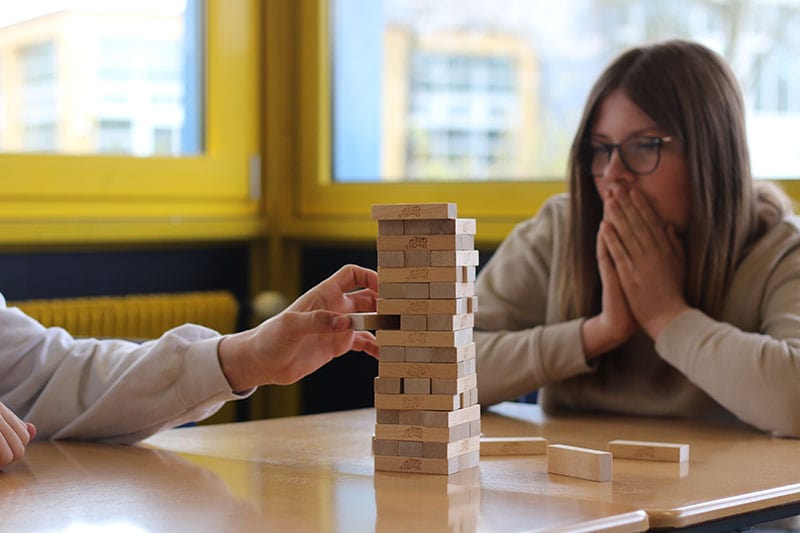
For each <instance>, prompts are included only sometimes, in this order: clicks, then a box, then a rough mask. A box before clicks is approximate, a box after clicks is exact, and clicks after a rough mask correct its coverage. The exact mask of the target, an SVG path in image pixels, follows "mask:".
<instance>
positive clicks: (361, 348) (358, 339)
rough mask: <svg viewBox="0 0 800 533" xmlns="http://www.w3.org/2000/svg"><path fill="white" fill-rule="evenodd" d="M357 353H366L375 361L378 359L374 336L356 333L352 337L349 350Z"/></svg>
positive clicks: (362, 332)
mask: <svg viewBox="0 0 800 533" xmlns="http://www.w3.org/2000/svg"><path fill="white" fill-rule="evenodd" d="M350 349H351V350H355V351H357V352H367V353H368V354H370V355H371V356H372V357H374V358H375V359H378V343H377V342H376V341H375V335H373V334H372V333H370V332H369V331H356V332H355V336H354V337H353V346H352V347H351V348H350Z"/></svg>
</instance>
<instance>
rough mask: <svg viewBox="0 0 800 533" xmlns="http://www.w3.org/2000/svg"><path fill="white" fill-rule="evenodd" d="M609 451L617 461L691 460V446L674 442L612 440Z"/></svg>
mask: <svg viewBox="0 0 800 533" xmlns="http://www.w3.org/2000/svg"><path fill="white" fill-rule="evenodd" d="M608 451H609V452H611V454H612V455H613V456H614V458H615V459H639V460H642V461H666V462H674V463H682V462H684V461H688V460H689V445H688V444H680V443H673V442H649V441H638V440H612V441H610V442H609V443H608Z"/></svg>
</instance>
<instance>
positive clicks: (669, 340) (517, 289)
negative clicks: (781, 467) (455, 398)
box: [475, 195, 800, 436]
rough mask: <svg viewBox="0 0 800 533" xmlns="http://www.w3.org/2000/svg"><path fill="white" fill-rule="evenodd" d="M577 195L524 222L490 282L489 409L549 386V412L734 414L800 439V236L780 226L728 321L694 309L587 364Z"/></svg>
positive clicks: (736, 291) (751, 258)
mask: <svg viewBox="0 0 800 533" xmlns="http://www.w3.org/2000/svg"><path fill="white" fill-rule="evenodd" d="M567 210H568V203H567V198H566V196H564V195H560V196H557V197H554V198H552V199H550V200H549V201H548V202H547V203H546V204H545V205H544V206H543V207H542V209H541V212H540V213H539V215H538V216H537V217H535V218H532V219H530V220H527V221H525V222H523V223H521V224H520V225H519V226H517V227H516V228H515V229H514V231H513V232H512V233H511V234H510V235H509V237H508V238H507V239H506V240H505V241H504V242H503V243H502V244H501V245H500V247H499V248H498V250H497V252H496V253H495V254H494V256H493V257H492V259H491V260H490V261H489V262H488V263H487V264H486V266H485V267H484V268H483V270H482V272H481V274H480V276H479V277H478V281H477V287H476V292H477V294H478V298H479V302H480V305H479V307H478V312H477V314H476V318H475V336H476V340H477V344H478V361H477V363H478V390H479V394H480V398H481V403H482V404H483V405H491V404H494V403H497V402H500V401H503V400H508V399H514V398H517V397H519V396H520V395H522V394H527V393H529V392H532V391H534V390H537V389H540V388H541V390H540V402H541V403H542V405H543V408H544V409H545V410H546V411H548V412H554V411H559V410H562V411H563V410H581V411H598V412H610V413H621V414H631V415H647V416H667V417H683V418H699V419H720V418H730V417H731V415H735V416H736V417H738V418H739V419H741V420H742V421H744V422H746V423H747V424H750V425H752V426H755V427H757V428H759V429H761V430H764V431H770V432H773V433H775V434H778V435H791V436H800V231H798V229H797V228H796V227H795V226H794V225H793V224H791V223H790V222H788V221H784V222H780V223H778V224H777V225H775V226H773V227H772V228H771V229H770V230H768V232H767V233H766V234H765V235H764V236H763V237H762V238H761V239H760V240H759V241H758V242H757V243H755V244H754V245H753V246H752V247H751V249H750V251H749V252H748V254H747V256H746V257H745V258H744V260H743V261H742V262H741V264H740V266H739V268H738V270H737V271H736V274H735V276H734V279H733V283H732V284H731V288H730V291H729V293H728V296H727V299H726V304H725V307H724V309H723V312H722V315H721V319H720V320H715V319H713V318H711V317H709V316H708V315H706V314H704V313H702V312H700V311H698V310H691V311H686V312H685V313H683V314H681V315H680V316H678V317H677V318H675V319H674V320H673V321H672V322H671V323H670V324H668V326H667V327H666V328H665V329H664V331H663V332H662V333H661V335H660V336H659V337H658V339H657V340H656V342H655V343H654V342H653V341H652V340H651V339H650V338H649V337H647V336H646V335H645V334H644V333H641V334H639V335H637V336H635V337H634V338H633V339H631V340H630V341H629V342H628V343H627V344H625V345H623V346H622V347H620V348H619V349H618V350H616V351H614V352H610V353H608V354H606V355H603V356H601V357H600V358H599V359H597V360H595V361H597V364H596V365H593V366H589V365H588V364H587V363H586V360H585V357H584V353H583V347H582V343H581V335H580V327H581V323H582V321H583V319H578V320H571V321H566V322H565V321H564V317H563V316H561V315H560V311H559V305H558V302H559V299H560V295H559V290H558V285H559V284H558V279H557V276H558V274H560V273H561V272H563V267H562V265H560V264H559V261H560V260H561V257H562V254H561V251H562V248H563V246H564V245H565V240H566V238H567V230H566V226H567Z"/></svg>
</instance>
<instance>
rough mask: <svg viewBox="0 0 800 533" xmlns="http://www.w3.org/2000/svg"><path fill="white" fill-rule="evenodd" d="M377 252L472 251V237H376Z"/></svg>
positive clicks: (473, 242) (473, 241)
mask: <svg viewBox="0 0 800 533" xmlns="http://www.w3.org/2000/svg"><path fill="white" fill-rule="evenodd" d="M375 245H376V248H377V249H378V251H386V250H474V249H475V236H474V235H378V237H377V238H376V239H375Z"/></svg>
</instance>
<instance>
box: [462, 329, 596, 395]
mask: <svg viewBox="0 0 800 533" xmlns="http://www.w3.org/2000/svg"><path fill="white" fill-rule="evenodd" d="M582 322H583V320H582V319H580V320H572V321H569V322H563V323H560V324H553V325H547V326H537V327H535V328H529V329H525V330H520V331H496V332H489V331H476V332H475V340H476V342H477V352H478V360H477V368H478V395H479V397H480V400H481V404H482V405H492V404H495V403H498V402H501V401H504V400H509V399H515V398H517V397H519V396H521V395H523V394H527V393H529V392H532V391H534V390H537V389H539V388H540V387H542V386H543V385H546V384H548V383H553V382H556V381H561V380H563V379H567V378H569V377H572V376H575V375H578V374H582V373H585V372H589V371H591V367H589V366H588V365H587V363H586V359H585V358H584V354H583V347H582V345H581V335H580V329H581V323H582Z"/></svg>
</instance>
